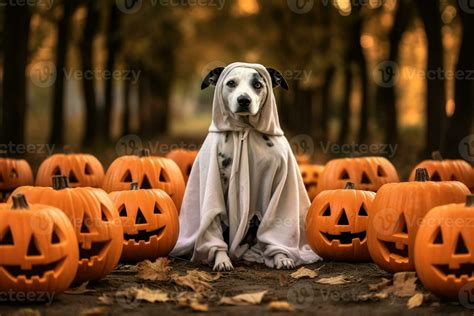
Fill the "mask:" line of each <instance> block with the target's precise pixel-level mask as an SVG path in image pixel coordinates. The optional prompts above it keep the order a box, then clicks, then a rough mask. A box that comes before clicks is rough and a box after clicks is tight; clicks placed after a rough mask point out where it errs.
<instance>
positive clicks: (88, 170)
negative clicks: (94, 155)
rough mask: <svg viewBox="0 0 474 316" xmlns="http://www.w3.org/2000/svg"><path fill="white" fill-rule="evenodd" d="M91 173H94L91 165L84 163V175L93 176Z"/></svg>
mask: <svg viewBox="0 0 474 316" xmlns="http://www.w3.org/2000/svg"><path fill="white" fill-rule="evenodd" d="M93 173H94V172H93V171H92V168H91V165H89V164H88V163H87V162H86V165H85V167H84V174H85V175H88V176H90V175H91V174H93Z"/></svg>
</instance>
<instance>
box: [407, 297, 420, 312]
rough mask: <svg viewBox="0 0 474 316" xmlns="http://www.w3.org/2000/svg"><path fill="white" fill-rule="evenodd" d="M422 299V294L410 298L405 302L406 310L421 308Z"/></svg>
mask: <svg viewBox="0 0 474 316" xmlns="http://www.w3.org/2000/svg"><path fill="white" fill-rule="evenodd" d="M423 298H424V296H423V293H416V294H415V295H413V296H412V297H410V299H409V300H408V302H407V307H408V309H413V308H416V307H419V306H421V304H423Z"/></svg>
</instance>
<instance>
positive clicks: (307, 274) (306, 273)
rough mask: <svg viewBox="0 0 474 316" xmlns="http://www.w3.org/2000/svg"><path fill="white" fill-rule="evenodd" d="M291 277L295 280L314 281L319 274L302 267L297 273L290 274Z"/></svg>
mask: <svg viewBox="0 0 474 316" xmlns="http://www.w3.org/2000/svg"><path fill="white" fill-rule="evenodd" d="M290 276H291V277H292V278H293V279H301V278H310V279H314V278H315V277H317V276H318V272H316V271H314V270H310V269H308V268H305V267H301V268H299V269H298V270H296V271H295V272H293V273H292V274H290Z"/></svg>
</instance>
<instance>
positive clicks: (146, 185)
mask: <svg viewBox="0 0 474 316" xmlns="http://www.w3.org/2000/svg"><path fill="white" fill-rule="evenodd" d="M140 189H151V184H150V180H149V179H148V176H147V175H144V176H143V180H142V185H141V186H140Z"/></svg>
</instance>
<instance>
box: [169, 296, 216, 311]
mask: <svg viewBox="0 0 474 316" xmlns="http://www.w3.org/2000/svg"><path fill="white" fill-rule="evenodd" d="M201 299H202V295H201V294H199V293H195V292H181V293H179V294H178V296H177V297H176V302H177V304H178V306H181V307H187V308H191V309H192V310H193V311H196V312H207V311H209V305H207V304H204V303H201V302H200V301H201Z"/></svg>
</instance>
